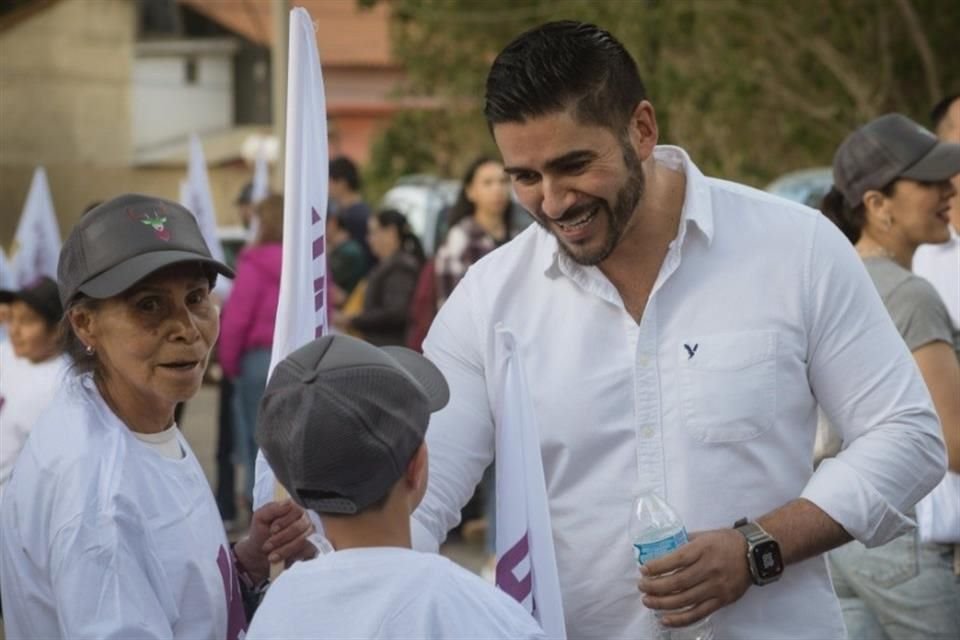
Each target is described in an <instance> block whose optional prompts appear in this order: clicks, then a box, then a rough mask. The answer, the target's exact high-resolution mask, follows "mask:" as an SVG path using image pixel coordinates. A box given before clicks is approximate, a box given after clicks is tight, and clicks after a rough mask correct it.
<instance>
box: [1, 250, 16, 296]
mask: <svg viewBox="0 0 960 640" xmlns="http://www.w3.org/2000/svg"><path fill="white" fill-rule="evenodd" d="M16 286H17V282H16V280H15V279H14V277H13V267H12V266H11V265H10V263H9V262H8V261H7V254H6V253H4V251H3V247H0V289H15V288H16Z"/></svg>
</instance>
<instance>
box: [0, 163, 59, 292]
mask: <svg viewBox="0 0 960 640" xmlns="http://www.w3.org/2000/svg"><path fill="white" fill-rule="evenodd" d="M60 244H61V241H60V226H59V225H58V224H57V214H56V213H55V212H54V210H53V198H52V197H51V196H50V185H49V184H48V183H47V172H46V171H44V169H43V167H37V168H36V170H35V171H34V172H33V181H32V182H31V183H30V191H29V193H27V201H26V203H25V204H24V205H23V213H21V214H20V223H19V224H18V225H17V232H16V234H15V235H14V236H13V252H12V254H11V256H10V266H11V268H12V270H13V279H14V283H15V286H16V287H17V288H22V287H25V286H27V285H29V284H32V283H33V282H35V281H36V280H37V278H39V277H41V276H48V277H50V278H53V279H54V280H56V279H57V261H58V260H59V259H60Z"/></svg>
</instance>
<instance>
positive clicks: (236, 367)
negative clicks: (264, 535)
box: [217, 195, 283, 505]
mask: <svg viewBox="0 0 960 640" xmlns="http://www.w3.org/2000/svg"><path fill="white" fill-rule="evenodd" d="M256 216H257V219H258V220H259V224H258V228H257V237H256V238H255V239H254V241H253V243H252V244H251V245H250V246H248V247H246V248H245V249H243V250H242V251H241V252H240V254H239V255H238V256H237V277H236V278H235V279H234V285H233V292H232V293H231V294H230V297H229V298H228V299H227V302H226V304H225V305H224V307H223V316H222V321H223V328H222V331H221V334H220V344H219V346H218V351H217V353H218V356H219V359H220V366H221V367H223V373H224V375H225V376H227V377H228V378H229V379H230V380H231V382H232V383H233V413H232V419H233V436H234V437H233V444H234V450H235V452H236V453H237V458H238V460H239V462H240V463H241V464H242V466H243V468H244V491H243V496H244V499H245V500H247V501H248V505H252V504H253V484H254V466H255V463H256V457H257V446H256V443H255V442H254V440H253V430H254V427H255V425H256V419H257V405H258V404H259V402H260V396H261V394H263V388H264V387H265V386H266V385H267V372H268V370H269V368H270V352H271V348H272V346H273V331H274V325H275V324H276V320H277V305H278V304H279V301H280V269H281V265H282V262H283V249H282V246H281V241H282V240H283V197H282V196H278V195H272V196H269V197H268V198H267V199H266V200H264V201H263V202H261V203H260V204H259V205H258V206H257V209H256Z"/></svg>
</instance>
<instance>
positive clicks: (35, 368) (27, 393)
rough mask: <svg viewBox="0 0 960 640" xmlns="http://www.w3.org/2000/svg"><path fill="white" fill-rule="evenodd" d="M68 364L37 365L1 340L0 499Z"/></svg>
mask: <svg viewBox="0 0 960 640" xmlns="http://www.w3.org/2000/svg"><path fill="white" fill-rule="evenodd" d="M67 362H68V361H67V359H66V358H65V357H63V356H57V357H55V358H51V359H49V360H47V361H46V362H41V363H39V364H34V363H32V362H30V361H29V360H26V359H24V358H18V357H17V356H15V355H14V353H13V346H12V345H11V344H10V342H9V341H7V340H0V498H2V497H3V491H4V487H5V486H6V484H7V480H9V479H10V474H11V473H12V472H13V465H14V462H16V460H17V456H18V455H19V454H20V450H21V449H23V444H24V443H25V442H26V441H27V436H28V435H30V431H31V430H32V429H33V426H34V425H35V424H36V422H37V418H38V417H39V416H40V413H41V412H42V411H43V410H44V409H46V408H47V405H49V404H50V402H51V401H52V400H53V397H54V395H55V394H56V392H57V390H58V389H59V388H60V384H61V383H62V382H63V380H62V378H63V374H64V372H65V371H66V369H67Z"/></svg>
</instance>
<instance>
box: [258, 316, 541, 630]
mask: <svg viewBox="0 0 960 640" xmlns="http://www.w3.org/2000/svg"><path fill="white" fill-rule="evenodd" d="M448 398H449V390H448V388H447V383H446V381H444V379H443V375H442V374H441V373H440V371H438V370H437V368H436V367H435V366H433V365H432V364H431V363H430V362H429V361H428V360H426V359H425V358H424V357H423V356H421V355H420V354H419V353H417V352H415V351H411V350H410V349H405V348H403V347H385V348H383V349H380V348H377V347H375V346H373V345H370V344H367V343H365V342H363V341H361V340H357V339H356V338H351V337H349V336H342V335H341V336H327V337H323V338H319V339H317V340H314V341H313V342H311V343H309V344H307V345H306V346H304V347H302V348H300V349H298V350H297V351H294V352H293V353H292V354H290V355H289V356H288V357H287V358H286V359H285V360H284V361H283V362H281V363H280V364H279V365H278V366H277V368H276V370H275V371H274V373H273V375H272V376H271V378H270V382H269V383H268V384H267V389H266V392H265V393H264V396H263V402H262V403H261V406H260V414H259V416H258V420H257V431H256V437H257V444H259V445H260V448H261V450H262V451H263V454H264V456H265V457H266V459H267V461H268V462H269V463H270V467H271V468H272V469H273V471H274V473H276V477H277V480H278V481H279V482H280V483H281V484H282V485H283V486H284V487H286V489H287V491H289V493H290V495H291V497H292V498H293V499H294V500H295V501H297V502H298V503H299V504H301V505H302V506H303V507H305V508H307V509H311V510H313V511H315V512H316V513H318V514H319V516H320V520H321V521H322V523H323V530H324V535H325V536H326V538H327V540H328V541H329V543H330V545H331V546H332V547H333V551H332V552H331V553H325V554H321V555H320V556H318V557H317V558H315V559H313V560H310V561H307V562H300V563H297V564H296V565H294V566H293V567H291V568H290V569H288V570H287V571H286V572H285V573H284V574H283V575H281V576H280V578H279V579H278V580H277V582H276V584H274V585H273V586H272V587H271V588H270V590H269V591H268V592H267V596H266V598H265V599H264V601H263V603H262V604H261V605H260V608H259V609H258V610H257V613H256V615H255V616H254V619H253V622H252V623H251V626H250V631H249V634H248V635H247V637H248V638H251V639H253V638H318V637H323V638H343V639H348V638H349V639H352V638H397V639H400V638H403V639H405V640H407V639H412V638H430V639H442V638H458V639H459V638H478V639H479V638H485V639H495V638H516V639H542V638H543V633H542V632H541V630H540V627H539V625H538V624H537V623H536V621H535V620H534V619H533V617H532V616H530V615H529V614H528V613H527V612H526V610H524V609H523V608H522V607H521V606H520V605H519V604H518V603H517V602H516V601H514V600H512V599H511V598H510V597H509V596H507V595H506V594H504V593H502V592H500V591H498V590H497V589H495V588H494V587H493V586H492V585H490V584H488V583H486V582H484V581H483V580H482V579H480V578H479V577H478V576H475V575H473V574H472V573H470V572H468V571H466V570H465V569H463V568H461V567H458V566H457V565H455V564H453V563H452V562H451V561H449V560H447V559H446V558H444V557H442V556H439V555H436V554H428V553H420V552H418V551H413V550H412V549H411V548H410V514H411V513H412V512H413V510H414V509H415V508H416V506H417V503H418V502H419V501H420V499H421V498H422V497H423V492H424V491H425V490H426V484H427V450H426V447H425V446H424V444H423V436H424V432H425V431H426V429H427V424H428V422H429V420H430V413H431V412H432V411H436V410H438V409H440V408H441V407H443V405H445V404H446V403H447V400H448Z"/></svg>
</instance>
